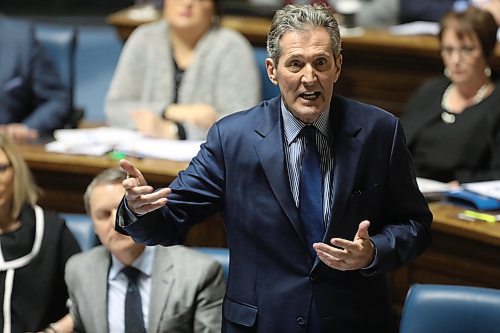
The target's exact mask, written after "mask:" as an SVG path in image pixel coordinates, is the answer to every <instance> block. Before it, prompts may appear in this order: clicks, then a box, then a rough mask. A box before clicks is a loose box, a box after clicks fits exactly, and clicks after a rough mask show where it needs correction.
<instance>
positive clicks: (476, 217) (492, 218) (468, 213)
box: [459, 210, 500, 223]
mask: <svg viewBox="0 0 500 333" xmlns="http://www.w3.org/2000/svg"><path fill="white" fill-rule="evenodd" d="M459 215H460V216H461V217H463V218H464V219H466V220H473V221H484V222H488V223H495V222H498V221H499V219H500V216H499V215H492V214H488V213H480V212H476V211H473V210H464V211H463V212H462V213H460V214H459ZM460 216H459V217H460Z"/></svg>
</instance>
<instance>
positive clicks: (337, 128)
mask: <svg viewBox="0 0 500 333" xmlns="http://www.w3.org/2000/svg"><path fill="white" fill-rule="evenodd" d="M350 107H351V105H350V104H348V102H347V101H346V100H345V99H340V100H339V98H338V97H334V99H333V101H332V106H331V110H332V116H333V117H331V121H332V126H333V137H334V143H333V145H334V148H333V152H334V156H335V167H334V172H333V200H332V203H331V204H332V206H333V210H332V216H331V219H330V223H329V224H328V229H327V232H326V234H325V239H329V238H331V237H332V236H333V229H334V228H335V227H336V226H335V224H336V223H341V222H342V215H343V211H344V209H345V205H346V203H347V200H348V199H349V197H350V195H351V192H352V188H353V186H354V180H355V177H356V173H357V170H358V163H359V159H360V156H361V145H362V142H361V140H359V139H358V137H357V135H358V133H359V132H360V131H361V126H360V125H359V124H358V123H357V122H356V121H354V118H353V117H350V116H349V113H350V112H355V111H354V110H352V109H350Z"/></svg>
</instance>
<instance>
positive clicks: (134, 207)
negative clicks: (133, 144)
mask: <svg viewBox="0 0 500 333" xmlns="http://www.w3.org/2000/svg"><path fill="white" fill-rule="evenodd" d="M120 167H121V168H122V169H123V171H125V172H126V173H127V175H128V177H127V179H125V180H124V181H123V182H122V185H123V188H124V189H125V200H127V206H128V208H129V209H130V210H131V211H132V212H133V213H135V214H139V215H142V214H146V213H149V212H152V211H153V210H156V209H158V208H161V207H163V206H165V204H166V203H167V195H168V194H169V193H170V192H172V191H171V190H170V188H163V189H160V190H158V191H154V189H153V187H151V186H149V185H148V183H147V182H146V179H145V178H144V176H143V175H142V172H140V171H139V169H137V168H136V167H135V166H134V164H132V163H131V162H129V161H127V160H120Z"/></svg>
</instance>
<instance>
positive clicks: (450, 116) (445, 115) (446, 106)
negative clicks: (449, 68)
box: [441, 81, 490, 124]
mask: <svg viewBox="0 0 500 333" xmlns="http://www.w3.org/2000/svg"><path fill="white" fill-rule="evenodd" d="M489 86H490V83H489V82H488V81H486V82H485V83H483V85H482V86H481V88H479V89H478V91H477V92H476V95H474V98H473V103H472V104H471V105H476V104H479V103H481V101H482V100H483V99H485V98H486V93H487V92H488V89H489ZM454 87H455V85H454V84H453V83H451V84H450V85H449V86H448V87H447V88H446V90H445V91H444V93H443V99H442V100H441V108H442V109H443V110H444V111H443V112H442V113H441V120H443V121H444V122H445V123H446V124H453V123H454V122H455V120H456V119H455V114H454V113H452V112H449V111H448V110H450V109H451V108H450V91H451V90H452V89H453V88H454Z"/></svg>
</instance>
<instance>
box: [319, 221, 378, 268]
mask: <svg viewBox="0 0 500 333" xmlns="http://www.w3.org/2000/svg"><path fill="white" fill-rule="evenodd" d="M369 227H370V222H369V221H366V220H365V221H362V222H361V223H360V224H359V227H358V231H357V232H356V235H355V236H354V240H353V241H349V240H347V239H342V238H332V239H331V240H330V242H331V243H332V245H333V246H330V245H328V244H325V243H314V244H313V248H314V249H315V250H316V253H317V254H318V258H319V259H320V260H321V261H322V262H324V263H325V264H326V265H327V266H329V267H331V268H334V269H338V270H341V271H350V270H356V269H362V268H365V267H367V266H368V265H370V264H371V263H372V261H373V259H374V258H375V248H374V246H373V243H372V242H371V240H370V235H368V228H369Z"/></svg>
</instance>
